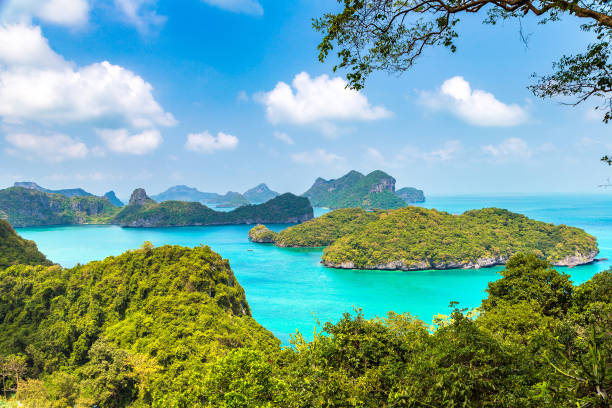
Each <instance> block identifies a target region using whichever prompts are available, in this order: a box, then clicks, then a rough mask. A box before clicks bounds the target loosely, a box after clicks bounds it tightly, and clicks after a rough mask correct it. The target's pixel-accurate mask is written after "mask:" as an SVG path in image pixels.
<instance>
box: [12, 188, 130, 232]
mask: <svg viewBox="0 0 612 408" xmlns="http://www.w3.org/2000/svg"><path fill="white" fill-rule="evenodd" d="M119 211H120V208H119V207H117V206H115V205H113V204H112V203H111V202H110V201H109V200H108V198H106V197H97V196H94V195H85V196H72V197H68V196H66V195H63V194H59V193H48V192H44V191H40V190H38V189H33V188H25V187H9V188H6V189H4V190H0V219H5V220H6V221H8V222H9V223H10V224H11V225H12V226H13V227H32V226H45V225H71V224H103V223H106V222H107V221H108V220H110V219H111V218H112V217H114V216H115V215H116V214H117V213H118V212H119Z"/></svg>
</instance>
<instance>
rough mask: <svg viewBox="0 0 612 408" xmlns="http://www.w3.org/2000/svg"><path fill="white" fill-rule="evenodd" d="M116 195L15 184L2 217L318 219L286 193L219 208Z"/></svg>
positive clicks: (163, 222)
mask: <svg viewBox="0 0 612 408" xmlns="http://www.w3.org/2000/svg"><path fill="white" fill-rule="evenodd" d="M113 197H114V198H115V199H116V197H115V196H114V193H113V194H112V196H110V194H109V193H107V195H106V196H105V197H97V196H94V195H89V196H71V197H67V196H65V195H62V194H59V193H49V192H45V191H41V190H39V189H32V188H25V187H10V188H7V189H4V190H0V219H5V220H7V221H8V222H9V223H10V224H11V225H12V226H13V227H30V226H51V225H75V224H116V225H121V226H124V227H166V226H187V225H223V224H257V223H273V224H288V223H299V222H303V221H307V220H310V219H311V218H313V209H312V207H311V205H310V203H309V202H308V200H307V199H306V198H303V197H297V196H295V195H293V194H290V193H286V194H283V195H280V196H277V197H275V198H273V199H271V200H269V201H267V202H265V203H263V204H258V205H250V204H248V202H247V204H246V205H243V206H241V207H239V208H236V209H235V210H232V211H227V212H222V211H215V210H212V209H211V208H208V207H207V206H205V205H203V204H200V203H198V202H186V201H164V202H162V203H157V202H155V201H154V200H152V199H151V198H149V197H148V196H147V195H146V192H144V190H142V189H137V190H135V191H134V193H133V194H132V197H131V199H130V202H129V203H128V205H126V206H124V207H120V206H117V205H114V204H113V203H111V201H110V199H112V198H113Z"/></svg>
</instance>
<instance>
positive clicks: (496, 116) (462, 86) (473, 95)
mask: <svg viewBox="0 0 612 408" xmlns="http://www.w3.org/2000/svg"><path fill="white" fill-rule="evenodd" d="M419 102H420V103H421V104H422V105H424V106H426V107H428V108H430V109H433V110H447V111H450V112H451V113H453V114H454V115H455V116H457V117H458V118H460V119H461V120H463V121H465V122H467V123H470V124H472V125H476V126H516V125H520V124H522V123H524V122H526V121H527V119H528V114H527V111H525V109H523V108H522V107H520V106H518V105H515V104H512V105H507V104H505V103H503V102H501V101H499V100H498V99H497V98H496V97H495V95H493V94H492V93H489V92H486V91H483V90H480V89H474V90H473V89H472V87H471V86H470V83H469V82H468V81H466V80H465V79H463V77H460V76H455V77H453V78H450V79H447V80H446V81H444V83H443V84H442V86H441V88H440V89H439V90H438V91H436V92H421V95H420V98H419Z"/></svg>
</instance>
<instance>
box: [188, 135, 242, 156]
mask: <svg viewBox="0 0 612 408" xmlns="http://www.w3.org/2000/svg"><path fill="white" fill-rule="evenodd" d="M237 146H238V138H237V137H236V136H232V135H229V134H227V133H223V132H219V133H217V137H215V136H213V135H211V134H210V133H209V132H208V131H205V132H202V133H191V134H189V135H187V143H186V144H185V148H186V149H187V150H191V151H193V152H203V153H214V152H216V151H219V150H234V149H235V148H236V147H237Z"/></svg>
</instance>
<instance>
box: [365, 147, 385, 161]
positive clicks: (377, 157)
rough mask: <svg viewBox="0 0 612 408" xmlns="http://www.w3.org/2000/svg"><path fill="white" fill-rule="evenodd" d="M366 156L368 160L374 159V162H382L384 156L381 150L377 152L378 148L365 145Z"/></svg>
mask: <svg viewBox="0 0 612 408" xmlns="http://www.w3.org/2000/svg"><path fill="white" fill-rule="evenodd" d="M365 154H366V158H368V159H369V160H374V161H376V162H384V161H385V156H383V154H382V153H381V152H379V151H378V150H376V149H375V148H373V147H366V153H365Z"/></svg>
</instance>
